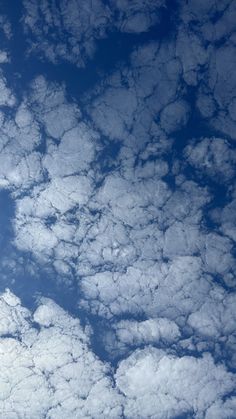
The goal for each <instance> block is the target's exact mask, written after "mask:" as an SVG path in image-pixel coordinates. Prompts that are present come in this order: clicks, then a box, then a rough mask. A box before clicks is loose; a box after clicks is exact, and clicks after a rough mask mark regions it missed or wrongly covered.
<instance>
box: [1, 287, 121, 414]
mask: <svg viewBox="0 0 236 419" xmlns="http://www.w3.org/2000/svg"><path fill="white" fill-rule="evenodd" d="M6 310H7V311H6ZM0 313H1V318H3V319H4V318H5V316H6V315H7V316H8V322H6V321H5V323H3V325H4V327H1V338H0V359H1V367H0V376H1V397H0V407H1V412H2V414H3V415H4V416H5V417H12V418H13V417H18V416H22V415H24V416H25V415H26V416H30V417H34V416H37V417H47V418H49V417H50V418H57V417H58V416H62V415H66V416H67V417H68V418H72V417H75V416H76V417H81V418H82V417H85V416H87V417H98V418H99V417H100V418H102V417H105V416H108V417H114V418H117V417H121V410H122V405H121V402H122V397H121V396H120V395H119V394H118V392H117V390H115V389H114V388H113V384H112V381H111V379H110V377H109V374H110V370H109V366H108V365H105V364H103V363H102V362H101V361H99V360H98V358H97V357H96V356H95V355H94V354H93V352H92V351H91V350H90V349H89V338H88V337H87V336H86V333H85V332H84V331H83V329H82V327H81V325H80V322H79V320H78V319H75V318H72V317H71V316H70V315H69V314H68V313H66V312H65V311H63V310H62V309H61V308H60V307H59V306H57V305H56V304H55V303H54V302H53V301H52V300H48V299H42V300H41V301H40V302H39V305H38V308H37V309H36V310H35V312H34V313H33V314H31V313H30V312H29V311H28V310H26V309H24V308H23V307H22V306H21V304H20V300H19V299H18V298H17V297H15V296H14V295H13V294H11V293H10V292H9V291H7V292H6V293H4V294H3V295H2V296H1V299H0Z"/></svg>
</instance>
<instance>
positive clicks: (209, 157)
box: [185, 138, 236, 182]
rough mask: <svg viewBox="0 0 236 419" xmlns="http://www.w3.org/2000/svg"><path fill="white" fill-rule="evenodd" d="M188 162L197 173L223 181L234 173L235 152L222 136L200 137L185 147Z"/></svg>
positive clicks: (230, 177) (227, 179)
mask: <svg viewBox="0 0 236 419" xmlns="http://www.w3.org/2000/svg"><path fill="white" fill-rule="evenodd" d="M185 156H186V158H187V160H188V161H189V163H190V164H191V165H192V166H193V167H194V168H196V169H197V171H198V173H199V175H202V176H204V175H208V176H210V177H211V178H212V179H213V180H216V179H217V181H218V182H225V181H229V180H230V179H232V177H233V176H234V174H235V169H234V166H235V163H236V158H235V153H234V150H233V148H232V146H231V145H230V144H229V143H228V142H227V141H226V140H224V139H222V138H202V139H201V140H200V141H195V142H193V143H192V144H189V145H188V146H187V147H186V149H185Z"/></svg>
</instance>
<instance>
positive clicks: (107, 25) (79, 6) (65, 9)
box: [23, 0, 165, 67]
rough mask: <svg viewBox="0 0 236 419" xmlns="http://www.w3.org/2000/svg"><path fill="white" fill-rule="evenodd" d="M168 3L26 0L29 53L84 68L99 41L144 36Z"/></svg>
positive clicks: (112, 0) (25, 15)
mask: <svg viewBox="0 0 236 419" xmlns="http://www.w3.org/2000/svg"><path fill="white" fill-rule="evenodd" d="M164 5H165V0H158V1H153V0H148V1H145V2H143V1H141V0H136V1H135V2H132V3H130V2H128V1H127V0H109V1H107V2H103V1H102V0H95V1H94V0H93V1H86V0H83V1H81V0H80V1H78V0H60V1H59V2H56V1H53V2H51V3H49V2H48V1H46V0H44V1H42V2H41V3H40V4H39V3H38V2H37V1H35V0H24V8H25V13H24V17H23V22H24V28H25V31H26V33H27V35H30V39H29V44H30V45H29V50H30V51H35V52H37V53H39V54H40V55H41V56H42V57H43V58H46V59H47V60H49V61H51V62H52V63H58V62H60V61H62V60H65V61H68V62H71V63H73V64H76V65H77V66H78V67H84V66H85V64H86V62H87V60H88V59H91V58H92V57H93V55H94V53H95V50H96V41H98V40H100V39H104V38H105V37H106V36H107V35H108V33H109V32H111V31H112V30H113V31H114V30H117V31H120V32H121V33H122V32H124V33H134V34H138V33H143V32H146V31H148V30H149V28H151V27H152V26H153V25H155V24H156V23H157V22H158V19H159V14H160V13H159V9H160V8H162V7H163V6H164Z"/></svg>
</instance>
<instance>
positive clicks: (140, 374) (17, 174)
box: [0, 0, 236, 419]
mask: <svg viewBox="0 0 236 419" xmlns="http://www.w3.org/2000/svg"><path fill="white" fill-rule="evenodd" d="M177 3H178V8H177V9H176V10H175V13H176V15H177V14H178V21H177V25H176V27H175V28H174V29H173V33H171V34H170V36H168V37H166V39H165V37H163V39H161V37H160V39H158V40H157V39H156V40H152V41H151V42H147V43H145V42H143V43H142V44H141V45H137V46H135V47H134V48H133V51H132V53H131V55H130V57H129V60H128V61H127V62H124V63H122V64H119V65H117V66H116V68H114V69H113V70H112V71H111V72H110V73H109V74H105V75H104V78H103V80H102V82H101V83H99V84H98V85H97V86H95V87H94V88H92V89H91V90H89V91H87V93H86V95H84V97H83V99H82V100H81V103H80V105H78V103H77V102H76V101H75V100H72V99H71V98H70V97H69V96H68V95H67V92H66V87H65V86H61V85H59V83H53V82H49V81H48V80H47V79H46V77H44V76H38V77H37V78H35V79H34V80H33V81H32V82H31V84H30V87H29V89H28V90H27V91H26V92H25V94H24V97H23V99H22V100H20V99H19V98H18V97H17V95H16V93H15V92H14V91H13V89H11V87H10V85H9V83H8V82H7V78H6V77H5V76H4V65H5V63H4V61H6V57H5V58H4V54H3V55H1V56H2V57H3V58H2V69H3V70H2V72H1V73H0V91H1V99H0V131H1V146H0V147H1V148H0V187H1V189H7V190H8V191H9V193H10V196H11V198H12V199H13V200H14V205H15V207H14V209H15V212H14V214H13V216H12V218H11V220H10V221H11V223H12V226H13V233H14V235H13V237H12V242H11V246H12V248H11V249H12V252H11V253H9V254H8V255H6V254H5V255H4V260H2V261H1V263H2V265H1V266H3V265H4V264H5V266H7V267H8V269H9V270H11V272H14V274H15V275H16V278H15V281H17V272H18V270H17V269H18V268H17V267H16V264H17V263H18V264H19V265H22V264H23V262H22V260H23V259H20V258H19V261H18V262H16V261H14V263H13V260H12V259H13V257H14V259H17V257H16V255H24V254H30V255H31V256H32V261H31V262H32V265H31V267H30V269H31V275H35V272H36V271H37V269H38V270H41V271H42V270H43V269H44V268H45V267H46V269H47V274H48V276H49V277H50V278H52V282H53V283H54V284H55V285H57V286H58V284H59V286H60V284H63V286H66V287H67V286H68V289H69V286H70V285H71V284H73V290H74V291H75V295H74V299H75V300H76V303H75V307H73V309H74V310H78V308H79V312H80V313H83V316H85V317H86V318H87V319H89V320H90V325H89V327H85V328H84V327H82V326H81V323H80V321H79V320H78V319H77V318H74V317H72V316H71V315H69V314H68V313H66V312H65V311H64V310H63V309H62V308H60V307H59V306H58V305H57V304H56V303H55V302H54V301H53V300H49V299H44V298H42V299H40V301H39V302H38V307H37V308H36V310H35V311H34V310H27V309H25V308H24V307H22V305H21V302H20V300H19V299H18V298H17V297H15V296H14V295H13V294H12V293H11V292H10V291H6V292H5V293H4V294H3V295H2V296H1V298H0V319H1V322H0V323H1V327H0V336H1V339H0V345H1V349H0V356H1V365H2V367H1V368H0V374H1V376H2V377H3V382H4V386H3V390H2V393H1V396H0V402H1V403H2V405H1V409H0V410H1V411H2V412H4V414H5V416H6V417H7V415H9V418H11V417H12V418H14V417H18V416H22V415H23V414H28V416H37V417H48V418H58V417H61V416H62V415H64V416H66V417H68V418H70V417H71V418H72V417H91V418H92V417H96V418H99V417H101V418H103V417H114V418H119V417H121V418H122V417H127V418H134V417H140V418H147V417H155V418H160V419H162V418H166V417H178V416H180V415H185V416H186V417H187V416H188V417H196V418H197V419H201V418H202V419H203V418H204V417H205V418H207V419H211V418H212V419H213V418H221V417H223V416H222V415H225V414H226V415H228V417H233V416H232V415H233V414H234V411H235V405H236V401H235V397H234V395H233V391H234V389H235V374H234V373H233V372H234V371H235V367H236V356H235V353H236V352H235V349H236V340H235V332H236V327H235V324H236V322H235V320H236V308H235V307H236V301H235V298H236V297H235V287H236V283H235V272H236V262H235V239H236V228H235V209H236V192H235V184H234V183H235V163H236V162H235V146H234V139H235V138H234V137H235V118H234V100H235V99H234V96H235V92H234V90H235V81H234V75H233V74H234V72H233V70H232V68H233V64H232V63H234V55H235V34H234V25H233V17H234V14H235V11H234V8H235V3H233V2H229V1H227V0H225V1H224V2H222V4H218V3H217V4H216V2H214V1H211V0H210V1H208V2H205V1H195V0H191V1H189V2H187V3H186V2H185V1H181V0H180V1H178V2H177ZM78 6H80V7H78ZM164 6H165V2H164V1H159V2H158V3H156V2H153V1H152V0H150V1H145V2H142V1H138V0H137V1H135V2H132V4H131V3H130V2H128V1H126V0H110V1H108V2H106V4H105V3H104V2H102V1H100V0H96V1H93V2H85V1H82V2H78V1H76V0H70V1H65V0H60V1H59V2H56V1H52V2H48V1H42V2H40V4H38V2H35V1H34V0H25V1H24V8H25V9H24V13H25V14H24V19H23V25H24V28H25V31H26V34H27V36H28V40H29V44H30V48H31V49H32V50H33V51H34V52H35V53H36V54H37V53H39V55H42V54H45V56H46V58H47V59H48V60H49V61H51V62H52V63H58V62H60V61H61V60H66V61H69V62H70V63H73V64H75V65H76V66H79V67H80V66H83V65H85V63H86V60H87V59H88V58H91V57H92V56H93V55H94V50H95V44H96V40H98V39H102V38H104V37H105V36H109V33H110V32H109V31H110V30H116V31H117V33H118V32H124V33H129V34H138V33H139V34H140V33H144V32H146V31H148V30H149V29H150V28H151V27H152V26H153V25H154V24H156V23H157V21H158V19H159V18H161V10H163V7H164ZM166 7H167V6H166ZM29 34H31V37H30V39H29ZM44 58H45V57H44ZM231 64H232V67H231ZM225 68H227V72H226V71H225ZM229 75H230V77H229ZM196 121H197V122H196ZM198 122H199V126H198V125H197V123H198ZM194 124H195V125H194ZM202 131H204V133H203V134H202ZM199 132H200V133H199ZM36 266H37V269H36ZM20 269H22V268H21V266H20V267H19V271H20ZM21 272H22V271H21ZM9 276H10V275H9ZM6 277H7V275H6V272H5V271H4V280H6ZM19 277H20V278H21V277H22V273H21V275H19ZM38 280H39V281H40V276H39V277H38ZM41 280H42V278H41ZM51 295H56V292H55V294H53V293H51ZM76 312H77V311H76ZM94 341H95V342H97V343H98V344H99V345H98V346H99V347H100V348H102V350H101V351H103V352H104V353H103V356H104V358H106V357H107V359H109V361H110V362H112V364H113V368H112V367H111V366H110V365H109V364H106V363H105V362H103V361H101V360H99V359H98V356H96V355H95V353H96V351H97V352H98V347H97V346H96V344H93V342H94ZM39 388H40V389H41V390H40V391H39V390H38V389H39ZM29 389H34V390H38V391H29ZM40 400H43V403H41V402H40ZM23 412H26V413H23ZM225 412H226V413H225ZM17 415H18V416H17Z"/></svg>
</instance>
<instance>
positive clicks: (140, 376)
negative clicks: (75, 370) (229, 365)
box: [116, 348, 235, 418]
mask: <svg viewBox="0 0 236 419" xmlns="http://www.w3.org/2000/svg"><path fill="white" fill-rule="evenodd" d="M116 380H117V384H118V387H119V388H120V389H121V391H122V392H123V393H124V394H125V396H126V405H125V410H124V412H125V416H126V417H127V418H132V417H135V416H136V417H137V416H141V417H148V416H150V417H151V416H155V417H156V418H164V417H167V416H171V417H174V416H178V415H184V414H185V415H192V416H194V417H196V418H203V417H205V414H206V412H207V410H208V409H210V408H211V406H212V405H213V403H214V402H215V399H218V400H219V402H216V403H221V400H222V398H223V397H224V394H225V393H227V392H230V391H231V390H232V389H233V388H234V386H235V380H234V376H233V374H230V373H229V372H227V370H226V369H225V368H224V366H223V365H215V364H214V362H213V360H212V357H211V356H210V355H209V354H205V355H204V356H203V357H201V358H193V357H188V356H184V357H182V358H177V357H175V356H173V355H171V354H166V353H163V352H162V351H160V350H157V349H153V348H146V349H144V350H137V351H136V352H134V353H133V354H132V355H131V356H130V357H129V358H127V359H126V360H124V361H122V362H121V363H120V365H119V368H118V370H117V373H116ZM216 413H218V412H217V409H216Z"/></svg>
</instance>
